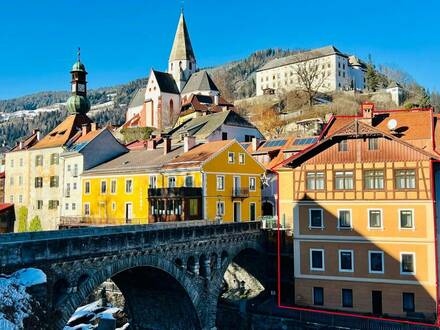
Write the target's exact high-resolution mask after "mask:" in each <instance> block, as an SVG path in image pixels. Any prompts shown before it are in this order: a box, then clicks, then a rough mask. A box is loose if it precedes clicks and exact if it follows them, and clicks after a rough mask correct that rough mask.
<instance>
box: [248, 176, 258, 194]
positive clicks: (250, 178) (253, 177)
mask: <svg viewBox="0 0 440 330" xmlns="http://www.w3.org/2000/svg"><path fill="white" fill-rule="evenodd" d="M252 179H254V180H255V185H254V188H255V189H251V180H252ZM249 191H257V178H256V177H255V176H250V177H249Z"/></svg>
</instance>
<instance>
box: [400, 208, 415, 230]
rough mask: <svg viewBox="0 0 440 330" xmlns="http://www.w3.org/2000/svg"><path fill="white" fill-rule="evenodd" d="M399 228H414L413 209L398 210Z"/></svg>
mask: <svg viewBox="0 0 440 330" xmlns="http://www.w3.org/2000/svg"><path fill="white" fill-rule="evenodd" d="M399 224H400V229H414V217H413V210H399Z"/></svg>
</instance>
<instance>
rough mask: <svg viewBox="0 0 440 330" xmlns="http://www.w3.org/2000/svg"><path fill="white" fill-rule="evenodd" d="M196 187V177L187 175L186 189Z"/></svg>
mask: <svg viewBox="0 0 440 330" xmlns="http://www.w3.org/2000/svg"><path fill="white" fill-rule="evenodd" d="M193 186H194V177H193V176H192V175H187V176H186V177H185V187H188V188H191V187H193Z"/></svg>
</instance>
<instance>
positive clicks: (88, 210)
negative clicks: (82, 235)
mask: <svg viewBox="0 0 440 330" xmlns="http://www.w3.org/2000/svg"><path fill="white" fill-rule="evenodd" d="M84 215H85V216H89V215H90V204H89V203H84Z"/></svg>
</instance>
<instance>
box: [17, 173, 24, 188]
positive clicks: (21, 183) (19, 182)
mask: <svg viewBox="0 0 440 330" xmlns="http://www.w3.org/2000/svg"><path fill="white" fill-rule="evenodd" d="M18 184H19V185H20V186H22V185H23V177H22V176H21V175H20V176H19V177H18Z"/></svg>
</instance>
